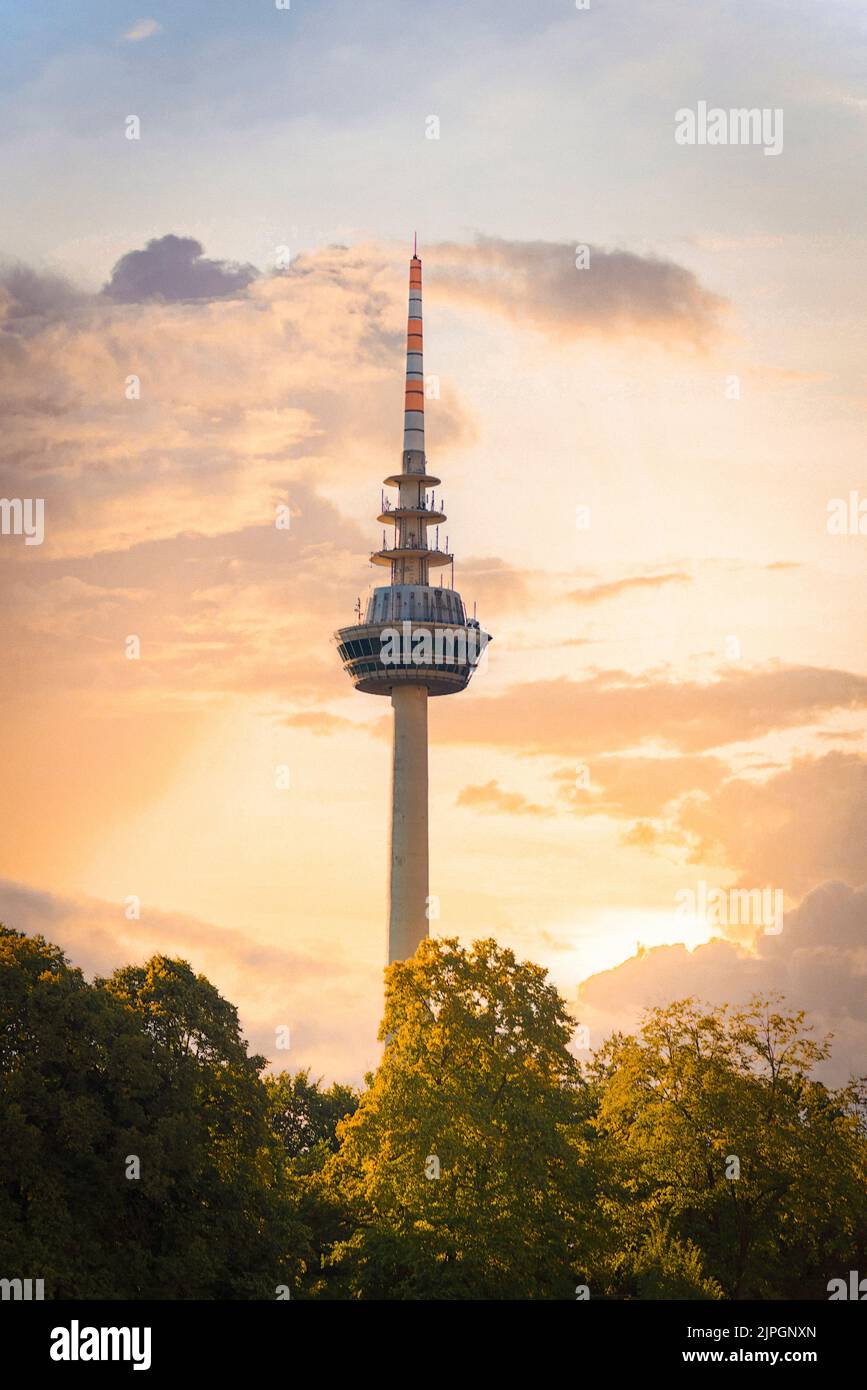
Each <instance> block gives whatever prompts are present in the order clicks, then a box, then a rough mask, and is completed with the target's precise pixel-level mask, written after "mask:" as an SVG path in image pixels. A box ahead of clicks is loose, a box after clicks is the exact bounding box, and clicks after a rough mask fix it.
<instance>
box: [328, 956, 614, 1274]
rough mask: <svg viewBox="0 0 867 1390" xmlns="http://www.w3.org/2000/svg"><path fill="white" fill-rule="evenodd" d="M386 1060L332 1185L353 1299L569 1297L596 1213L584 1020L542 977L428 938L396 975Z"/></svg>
mask: <svg viewBox="0 0 867 1390" xmlns="http://www.w3.org/2000/svg"><path fill="white" fill-rule="evenodd" d="M386 979H387V985H386V1004H385V1015H384V1018H383V1022H382V1026H381V1029H380V1037H381V1038H383V1039H385V1041H386V1047H385V1054H384V1056H383V1059H382V1063H381V1065H380V1067H379V1070H378V1072H377V1073H376V1075H375V1077H374V1078H373V1079H372V1084H371V1086H370V1088H369V1089H368V1090H367V1091H366V1092H365V1094H364V1095H363V1096H362V1098H361V1102H360V1104H359V1107H358V1110H357V1111H356V1112H355V1114H354V1115H353V1116H352V1117H351V1118H349V1119H347V1120H344V1121H343V1122H342V1124H341V1125H340V1126H339V1127H338V1137H339V1138H340V1141H341V1146H340V1150H339V1152H338V1153H337V1154H336V1155H335V1156H334V1158H333V1159H332V1160H331V1161H330V1164H329V1165H328V1167H327V1169H326V1176H327V1178H328V1180H329V1181H330V1182H331V1184H332V1185H333V1186H334V1187H336V1188H337V1190H339V1191H340V1192H342V1194H343V1195H344V1196H345V1198H346V1199H347V1200H348V1201H349V1202H350V1204H351V1205H352V1207H353V1209H354V1211H355V1217H356V1230H355V1232H354V1233H353V1235H352V1237H351V1238H350V1239H349V1240H348V1241H345V1242H343V1243H342V1244H341V1245H339V1246H338V1247H337V1248H336V1249H335V1251H334V1257H333V1262H332V1270H333V1274H332V1279H333V1280H335V1279H336V1280H337V1282H338V1284H339V1285H340V1287H342V1288H343V1289H344V1291H345V1292H346V1293H348V1294H349V1296H352V1297H373V1298H381V1297H390V1298H466V1297H468V1298H516V1297H544V1296H570V1295H571V1293H572V1290H573V1287H574V1285H575V1282H576V1277H577V1276H576V1269H577V1268H578V1264H577V1263H576V1262H578V1260H579V1256H578V1253H577V1247H578V1243H579V1240H580V1235H581V1225H582V1207H583V1206H584V1205H585V1204H586V1200H587V1184H586V1182H585V1181H584V1178H583V1170H582V1151H583V1129H582V1112H583V1097H582V1085H581V1081H580V1076H579V1069H578V1066H577V1063H576V1061H575V1059H574V1058H573V1056H572V1054H571V1053H570V1052H569V1050H568V1043H569V1040H570V1037H571V1035H572V1032H573V1027H574V1025H573V1023H572V1021H571V1019H570V1018H569V1015H568V1014H567V1012H566V1008H565V1005H564V1003H563V1001H562V999H561V998H560V996H559V995H558V993H557V991H556V990H555V989H554V988H553V987H552V986H551V985H550V984H549V983H548V982H547V979H546V975H545V971H544V970H542V969H540V968H539V967H538V966H535V965H531V964H527V963H519V962H518V961H516V959H515V957H514V955H513V953H512V952H511V951H508V950H502V949H501V948H500V947H498V946H497V945H496V943H495V942H493V941H481V942H477V943H476V944H475V945H474V946H473V947H472V948H471V949H469V950H467V949H464V948H462V947H461V946H459V945H458V942H457V941H455V940H439V941H434V940H429V941H425V942H423V943H422V945H421V946H420V947H419V949H418V951H417V952H416V954H415V956H414V957H413V958H412V959H411V960H409V961H404V962H397V963H395V964H394V965H392V966H391V967H390V968H389V970H388V972H387V977H386Z"/></svg>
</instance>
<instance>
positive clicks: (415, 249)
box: [412, 232, 418, 259]
mask: <svg viewBox="0 0 867 1390" xmlns="http://www.w3.org/2000/svg"><path fill="white" fill-rule="evenodd" d="M412 254H413V259H416V258H417V257H418V232H413V234H412Z"/></svg>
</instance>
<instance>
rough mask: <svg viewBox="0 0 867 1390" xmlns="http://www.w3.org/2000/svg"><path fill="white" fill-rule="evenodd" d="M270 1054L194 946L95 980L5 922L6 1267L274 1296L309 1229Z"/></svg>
mask: <svg viewBox="0 0 867 1390" xmlns="http://www.w3.org/2000/svg"><path fill="white" fill-rule="evenodd" d="M262 1064H263V1059H262V1058H258V1057H249V1056H248V1055H247V1051H246V1044H245V1043H244V1040H243V1039H242V1038H241V1036H240V1032H239V1029H238V1021H237V1013H236V1011H235V1009H234V1008H233V1006H232V1005H231V1004H228V1003H227V1001H225V1000H224V999H222V998H221V996H220V995H219V993H218V992H217V991H216V990H215V989H214V987H213V986H212V985H210V984H209V982H208V981H207V980H205V979H204V978H203V977H201V976H199V977H196V976H195V975H194V974H193V972H192V970H191V969H190V967H189V966H188V965H187V964H186V963H185V962H183V961H172V960H169V959H167V958H166V957H163V956H159V957H155V958H154V960H153V961H151V962H149V963H148V964H147V965H146V966H140V967H139V966H136V967H128V968H126V969H124V970H121V971H118V972H117V973H116V974H115V975H114V976H113V977H112V979H111V980H107V981H97V982H96V983H94V984H88V983H87V981H86V980H85V979H84V977H83V976H82V973H81V971H80V970H76V969H72V968H71V967H70V966H69V964H68V962H67V961H66V958H65V957H64V955H63V953H62V952H61V951H60V950H59V949H58V948H57V947H56V946H51V945H49V944H48V943H47V942H45V941H44V940H43V939H42V938H41V937H36V938H32V939H31V938H28V937H25V936H22V935H21V934H20V933H18V932H15V931H11V930H8V929H6V928H0V1267H2V1268H3V1270H4V1271H9V1277H21V1278H28V1277H29V1278H41V1279H44V1281H45V1293H46V1296H47V1297H50V1298H192V1297H200V1298H221V1297H226V1298H245V1297H260V1298H273V1297H274V1291H275V1288H276V1286H277V1285H278V1284H280V1283H292V1282H293V1281H295V1280H296V1279H297V1274H298V1271H299V1269H300V1264H301V1255H302V1253H303V1251H304V1249H305V1248H306V1243H307V1236H306V1232H305V1231H304V1229H303V1227H302V1225H301V1222H300V1220H299V1217H298V1201H297V1195H296V1193H295V1190H294V1188H293V1186H292V1184H291V1181H290V1178H289V1175H288V1173H287V1169H286V1164H285V1157H284V1154H283V1152H282V1148H281V1147H280V1146H279V1145H278V1144H277V1143H276V1141H275V1140H274V1138H273V1136H272V1134H271V1131H270V1129H269V1127H268V1118H267V1105H268V1098H267V1093H266V1091H265V1087H264V1086H263V1084H262V1081H261V1079H260V1077H259V1069H260V1067H261V1066H262Z"/></svg>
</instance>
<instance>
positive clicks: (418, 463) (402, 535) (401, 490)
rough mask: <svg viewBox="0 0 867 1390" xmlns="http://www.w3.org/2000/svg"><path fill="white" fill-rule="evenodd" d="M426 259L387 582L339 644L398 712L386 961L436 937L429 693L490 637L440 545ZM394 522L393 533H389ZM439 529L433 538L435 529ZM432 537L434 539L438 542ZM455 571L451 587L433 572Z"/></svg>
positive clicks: (416, 285)
mask: <svg viewBox="0 0 867 1390" xmlns="http://www.w3.org/2000/svg"><path fill="white" fill-rule="evenodd" d="M422 353H423V346H422V309H421V260H420V258H419V256H418V254H417V247H416V246H414V247H413V255H412V260H411V261H410V263H409V314H408V320H407V330H406V390H405V397H404V416H403V450H402V453H401V460H400V470H399V471H398V472H396V473H392V474H391V475H390V476H389V477H387V478H386V479H385V485H386V487H388V488H393V489H396V496H395V497H394V500H392V499H391V498H389V499H388V500H386V495H385V493H384V492H383V497H382V505H381V510H380V514H379V517H378V520H379V523H380V525H381V526H382V527H383V528H385V529H384V530H383V542H382V547H381V549H379V550H376V551H374V552H373V553H372V555H371V556H370V561H371V564H373V565H378V566H382V567H383V568H384V569H388V570H389V579H388V582H387V583H384V584H382V585H380V586H378V587H375V588H374V589H372V591H371V592H370V595H369V597H368V600H367V607H366V610H365V613H364V617H363V619H362V618H361V609H360V605H359V612H358V619H359V620H358V621H357V622H356V623H355V624H353V626H351V627H343V628H340V629H339V630H338V631H337V632H336V633H335V641H336V642H337V648H338V651H339V653H340V658H341V660H342V662H343V666H344V669H345V670H346V673H347V675H348V676H349V678H350V679H351V681H352V682H353V684H354V686H355V688H356V690H360V691H362V692H363V693H364V694H367V695H388V696H390V698H391V704H392V707H393V709H394V743H393V756H392V808H391V810H392V814H391V845H390V856H389V859H390V881H389V914H388V961H389V963H391V961H394V960H406V959H407V958H408V957H409V956H411V955H413V954H414V953H415V950H416V947H417V946H418V944H419V942H420V941H422V940H423V939H424V938H425V937H426V936H427V935H428V901H429V900H428V762H427V703H428V696H429V695H453V694H455V693H456V692H457V691H459V690H463V689H464V688H465V687H466V686H467V685H468V684H469V681H470V677H471V676H472V673H473V671H474V669H475V667H476V666H477V665H478V662H479V660H480V657H481V655H482V652H483V651H484V649H485V646H486V645H487V643H488V642H489V641H490V640H491V638H490V636H489V634H488V633H486V632H483V631H482V629H481V627H480V625H479V623H478V622H477V621H476V619H475V618H469V619H468V618H467V614H466V609H465V608H464V604H463V600H462V599H461V596H460V594H459V593H458V592H457V590H456V589H455V588H454V579H453V576H454V557H453V556H452V555H451V554H450V553H449V550H448V539H446V548H445V549H444V550H443V549H440V545H439V529H440V527H441V526H442V524H443V523H444V522H445V519H446V516H445V512H444V511H443V510H442V500H441V498H437V495H436V489H437V488H438V487H439V485H440V480H439V478H436V477H434V475H433V474H432V473H429V472H428V465H427V456H426V454H425V438H424V399H425V396H424V368H423V356H422ZM389 528H390V530H391V535H390V536H389ZM431 532H433V535H431ZM431 542H433V543H431ZM446 567H448V570H449V575H450V579H451V585H450V587H448V588H446V587H444V586H443V584H442V578H440V583H439V584H432V583H431V574H432V572H434V571H437V570H438V571H439V572H440V576H442V574H443V571H444V570H445V569H446Z"/></svg>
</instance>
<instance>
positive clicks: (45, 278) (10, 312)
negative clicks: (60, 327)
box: [0, 264, 86, 333]
mask: <svg viewBox="0 0 867 1390" xmlns="http://www.w3.org/2000/svg"><path fill="white" fill-rule="evenodd" d="M85 298H86V296H85V295H83V294H82V293H81V292H80V291H79V290H77V289H76V288H75V287H74V286H73V285H71V284H70V283H69V281H68V280H64V278H63V277H62V276H61V275H52V274H49V273H46V272H43V271H39V270H34V269H33V268H32V266H29V265H22V264H15V265H8V266H5V267H3V268H2V269H0V323H2V327H3V330H4V331H6V332H14V333H27V332H28V331H30V330H38V329H39V328H42V327H43V326H44V325H45V324H46V323H51V322H53V321H54V320H56V319H61V318H65V317H66V316H67V315H68V314H70V313H71V312H73V311H74V310H75V309H77V308H78V307H79V306H80V305H81V304H82V303H83V302H84V300H85Z"/></svg>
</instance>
